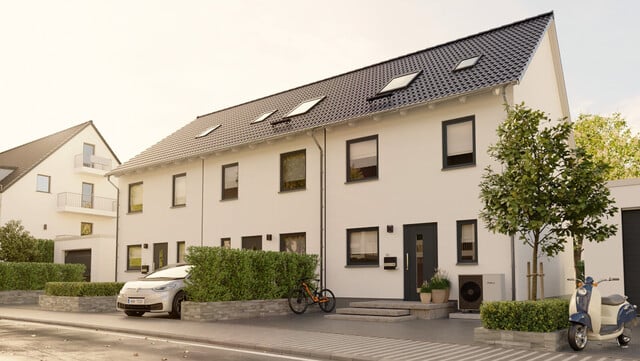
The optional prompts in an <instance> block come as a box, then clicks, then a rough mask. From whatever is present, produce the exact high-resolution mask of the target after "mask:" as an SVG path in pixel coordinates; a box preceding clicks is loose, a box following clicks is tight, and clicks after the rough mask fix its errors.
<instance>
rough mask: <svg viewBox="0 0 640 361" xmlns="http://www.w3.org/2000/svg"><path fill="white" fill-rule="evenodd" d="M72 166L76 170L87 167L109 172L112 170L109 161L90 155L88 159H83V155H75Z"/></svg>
mask: <svg viewBox="0 0 640 361" xmlns="http://www.w3.org/2000/svg"><path fill="white" fill-rule="evenodd" d="M74 164H75V167H76V168H81V167H87V168H94V169H100V170H106V171H110V170H111V168H112V166H111V165H112V161H111V159H109V158H104V157H99V156H97V155H92V156H90V157H89V159H85V156H84V154H76V156H75V159H74Z"/></svg>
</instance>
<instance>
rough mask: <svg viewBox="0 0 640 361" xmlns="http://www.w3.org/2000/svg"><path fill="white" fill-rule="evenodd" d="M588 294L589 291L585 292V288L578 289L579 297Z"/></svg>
mask: <svg viewBox="0 0 640 361" xmlns="http://www.w3.org/2000/svg"><path fill="white" fill-rule="evenodd" d="M586 294H587V290H585V289H584V288H582V287H580V288H578V295H580V296H584V295H586Z"/></svg>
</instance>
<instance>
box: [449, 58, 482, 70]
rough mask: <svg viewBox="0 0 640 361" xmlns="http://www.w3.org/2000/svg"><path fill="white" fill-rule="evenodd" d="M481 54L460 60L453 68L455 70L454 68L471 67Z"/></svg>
mask: <svg viewBox="0 0 640 361" xmlns="http://www.w3.org/2000/svg"><path fill="white" fill-rule="evenodd" d="M481 56H482V55H476V56H474V57H471V58H467V59H464V60H461V61H460V62H459V63H458V65H456V67H455V68H454V69H453V70H454V71H456V70H462V69H466V68H471V67H472V66H474V65H476V63H477V62H478V60H479V59H480V57H481Z"/></svg>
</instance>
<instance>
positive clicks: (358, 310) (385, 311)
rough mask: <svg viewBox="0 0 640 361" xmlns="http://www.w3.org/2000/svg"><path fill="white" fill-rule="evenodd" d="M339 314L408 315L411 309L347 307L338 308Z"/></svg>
mask: <svg viewBox="0 0 640 361" xmlns="http://www.w3.org/2000/svg"><path fill="white" fill-rule="evenodd" d="M336 313H337V314H346V315H367V316H389V317H398V316H408V315H410V314H411V311H409V310H402V309H395V308H394V309H390V308H363V307H347V308H339V309H337V310H336Z"/></svg>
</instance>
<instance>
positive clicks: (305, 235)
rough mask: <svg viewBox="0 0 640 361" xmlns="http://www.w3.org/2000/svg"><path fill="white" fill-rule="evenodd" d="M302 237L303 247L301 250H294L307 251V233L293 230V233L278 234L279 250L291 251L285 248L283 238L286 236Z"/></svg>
mask: <svg viewBox="0 0 640 361" xmlns="http://www.w3.org/2000/svg"><path fill="white" fill-rule="evenodd" d="M300 236H303V237H304V249H303V250H302V252H296V253H298V254H306V253H307V233H306V232H293V233H281V234H280V252H292V251H288V250H287V249H286V244H285V238H286V237H300Z"/></svg>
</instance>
